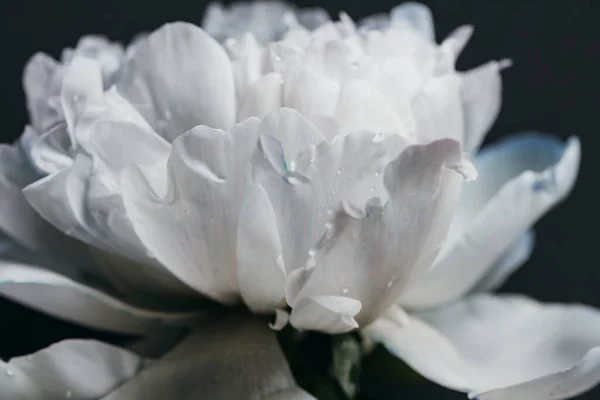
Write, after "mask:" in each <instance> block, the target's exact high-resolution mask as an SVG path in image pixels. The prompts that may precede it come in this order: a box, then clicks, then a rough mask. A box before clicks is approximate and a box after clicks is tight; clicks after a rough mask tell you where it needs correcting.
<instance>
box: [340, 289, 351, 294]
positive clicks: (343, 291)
mask: <svg viewBox="0 0 600 400" xmlns="http://www.w3.org/2000/svg"><path fill="white" fill-rule="evenodd" d="M349 291H350V289H348V288H347V287H345V288H343V289H342V293H343V294H347V293H348V292H349Z"/></svg>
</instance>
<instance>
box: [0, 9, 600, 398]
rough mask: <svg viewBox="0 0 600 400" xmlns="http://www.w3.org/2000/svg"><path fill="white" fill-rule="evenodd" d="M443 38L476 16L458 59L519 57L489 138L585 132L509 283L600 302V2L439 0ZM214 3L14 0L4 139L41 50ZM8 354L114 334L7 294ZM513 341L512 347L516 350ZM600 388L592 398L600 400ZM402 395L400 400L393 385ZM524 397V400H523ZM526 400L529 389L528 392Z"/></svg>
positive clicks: (1, 308)
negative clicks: (28, 68) (561, 196)
mask: <svg viewBox="0 0 600 400" xmlns="http://www.w3.org/2000/svg"><path fill="white" fill-rule="evenodd" d="M315 1H318V0H313V1H312V2H311V1H305V0H302V1H297V4H298V5H301V6H302V5H304V6H309V5H319V6H321V7H324V8H325V9H327V10H328V11H329V12H330V13H331V14H332V15H333V16H335V15H337V14H338V13H339V11H340V10H345V11H347V12H348V14H349V15H350V16H351V17H354V18H360V17H364V16H367V15H369V14H372V13H375V12H384V11H389V10H390V9H391V8H392V7H393V6H394V5H396V4H397V1H393V0H370V1H358V0H355V1H352V2H347V1H344V0H321V1H318V3H315ZM424 3H426V4H428V5H429V6H430V7H431V8H432V11H433V14H434V18H435V23H436V31H437V36H438V40H440V39H442V38H443V37H444V36H445V35H446V34H447V33H449V32H450V31H451V30H452V29H453V28H455V27H457V26H458V25H461V24H465V23H471V24H473V25H474V26H475V35H474V37H473V39H472V41H471V42H470V44H469V46H468V47H467V49H466V51H465V53H464V54H463V56H462V57H461V59H460V60H459V68H460V69H466V68H470V67H473V66H476V65H478V64H481V63H483V62H485V61H487V60H490V59H501V58H511V59H513V60H514V63H515V65H514V67H513V68H510V69H509V70H506V71H505V72H504V78H505V80H504V88H505V89H504V106H503V110H502V113H501V115H500V118H499V120H498V121H497V123H496V125H495V126H494V128H493V130H492V132H491V133H490V135H489V136H488V139H487V141H486V142H488V143H489V142H491V141H493V140H496V139H498V138H500V137H503V136H505V135H508V134H510V133H513V132H516V131H520V130H529V129H535V130H540V131H545V132H549V133H554V134H556V135H557V136H559V137H562V138H567V137H568V136H571V135H577V136H579V137H580V138H581V139H582V144H583V163H582V166H581V172H580V178H579V181H578V184H577V186H576V188H575V191H574V193H573V194H572V195H571V197H570V198H569V199H568V200H567V202H565V203H564V204H562V205H560V206H559V207H558V208H557V209H555V210H553V211H551V212H550V213H549V214H548V215H547V216H546V217H545V218H544V219H543V220H542V221H541V222H540V223H538V224H537V226H536V232H537V245H536V249H535V252H534V254H533V257H532V258H531V260H530V261H529V262H528V263H527V264H526V266H525V267H524V268H523V269H522V270H520V271H519V272H518V273H517V274H516V275H515V276H513V277H512V278H511V279H510V281H509V282H508V283H507V284H506V285H505V287H504V288H503V291H508V292H521V293H526V294H528V295H531V296H533V297H535V298H538V299H540V300H545V301H561V302H583V303H587V304H592V305H595V306H598V307H600V273H599V272H598V269H599V268H600V263H599V260H598V257H597V255H598V251H599V250H600V243H599V241H598V237H599V235H598V228H597V226H598V222H600V220H599V218H598V206H599V200H600V192H598V188H597V186H598V183H599V182H600V181H599V180H598V178H597V175H596V174H597V173H598V171H599V167H600V154H597V153H596V152H597V149H598V148H599V144H600V139H599V135H600V131H599V130H600V129H599V126H598V118H599V116H600V110H598V107H599V106H600V101H599V100H600V95H599V93H600V84H599V82H600V80H599V79H598V73H600V45H599V41H600V28H599V25H598V23H599V21H600V4H598V2H597V1H595V0H563V1H552V0H546V1H543V0H521V1H509V0H438V1H435V0H431V1H424ZM206 4H207V3H206V2H205V1H199V0H188V1H176V0H170V1H160V0H127V1H124V0H102V1H76V0H37V1H32V0H29V1H20V2H16V1H5V2H3V4H2V5H1V6H0V10H1V12H0V18H2V21H1V23H0V38H2V47H1V49H0V54H1V62H0V65H2V67H1V68H2V71H3V73H2V77H3V80H2V87H1V89H0V98H1V108H0V110H1V114H0V116H1V118H2V125H1V126H2V128H1V130H0V139H1V140H2V141H12V140H14V139H15V138H17V137H18V136H19V135H20V133H21V132H22V129H23V127H24V125H25V124H26V123H27V114H26V111H25V100H24V95H23V91H22V88H21V74H22V68H23V66H24V65H25V62H26V61H27V59H28V58H29V57H30V56H31V55H33V54H34V53H35V52H37V51H44V52H47V53H49V54H51V55H52V56H54V57H58V56H59V54H60V51H61V49H62V48H64V47H67V46H73V45H75V43H76V41H77V39H78V38H79V37H80V36H82V35H84V34H90V33H102V34H105V35H107V36H108V37H109V38H110V39H112V40H117V41H122V42H127V41H128V40H130V39H131V38H132V37H133V36H134V35H135V34H136V33H138V32H140V31H148V30H152V29H155V28H157V27H158V26H160V25H161V24H162V23H164V22H167V21H173V20H186V21H192V22H196V23H200V21H201V16H202V13H203V10H204V7H205V5H206ZM0 316H1V317H2V321H3V323H2V327H1V329H0V354H1V355H2V357H3V358H6V357H10V356H13V355H17V354H23V353H26V352H30V351H34V350H36V349H38V348H40V347H44V346H45V345H47V344H49V343H51V342H53V341H56V340H60V339H62V338H66V337H90V336H91V337H97V338H102V339H107V340H112V339H114V340H116V339H118V338H115V337H113V336H110V335H107V334H102V333H98V332H92V331H87V330H84V329H81V328H78V327H74V326H71V325H69V324H65V323H62V322H57V321H54V320H52V319H50V318H48V317H45V316H43V315H40V314H37V313H35V312H33V311H30V310H28V309H25V308H23V307H20V306H17V305H15V304H12V303H10V302H8V301H5V300H0ZM507 350H510V349H507ZM422 390H425V389H422V388H419V391H418V392H416V393H415V395H414V396H412V395H409V396H408V397H404V398H413V397H414V398H420V399H429V398H431V399H434V398H435V399H464V398H465V397H464V395H461V394H452V393H450V392H447V391H444V390H442V389H438V388H435V387H433V386H431V387H428V388H427V389H426V390H425V391H422ZM598 396H600V390H596V391H594V392H593V393H589V394H587V395H585V396H583V397H580V398H581V399H589V400H592V399H597V398H598ZM389 398H390V399H391V398H398V397H397V396H396V395H390V397H389ZM515 400H519V399H515ZM524 400H526V399H524Z"/></svg>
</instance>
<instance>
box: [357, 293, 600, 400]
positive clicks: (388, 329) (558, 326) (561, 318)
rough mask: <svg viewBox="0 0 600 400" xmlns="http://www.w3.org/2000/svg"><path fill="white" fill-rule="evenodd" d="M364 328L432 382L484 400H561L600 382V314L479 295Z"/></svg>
mask: <svg viewBox="0 0 600 400" xmlns="http://www.w3.org/2000/svg"><path fill="white" fill-rule="evenodd" d="M419 317H420V318H421V319H422V320H421V321H420V320H419V319H417V318H410V317H407V316H406V315H404V316H402V314H401V313H399V312H398V311H397V310H396V311H394V312H391V313H389V314H387V315H386V316H385V317H383V318H381V319H380V320H379V321H376V322H375V323H374V324H373V325H371V326H370V327H369V328H367V329H366V330H365V333H366V334H367V335H369V336H371V337H373V338H375V339H376V340H378V341H381V342H382V343H383V344H384V345H385V346H386V347H387V348H388V349H389V350H390V351H391V352H392V353H393V354H395V355H396V356H398V357H400V358H402V359H403V360H404V361H406V362H407V363H408V364H409V365H410V366H412V367H413V368H415V370H417V371H418V372H419V373H421V374H423V375H424V376H426V377H427V378H429V379H431V380H433V381H435V382H437V383H440V384H442V385H444V386H447V387H449V388H453V389H456V390H460V391H466V392H469V396H470V397H471V398H477V399H481V400H512V399H531V400H561V399H567V398H571V397H573V396H577V395H579V394H581V393H583V392H585V391H586V390H589V389H591V388H592V387H593V386H595V385H596V384H598V383H599V382H600V313H599V312H598V310H596V309H593V308H590V307H585V306H581V305H559V304H555V305H552V304H551V305H543V304H540V303H537V302H535V301H533V300H530V299H527V298H524V297H519V296H489V295H483V294H481V295H474V296H472V297H469V298H466V299H464V300H461V301H459V302H456V303H454V304H452V305H450V306H447V307H442V308H439V309H437V310H434V311H430V312H427V313H424V314H420V315H419Z"/></svg>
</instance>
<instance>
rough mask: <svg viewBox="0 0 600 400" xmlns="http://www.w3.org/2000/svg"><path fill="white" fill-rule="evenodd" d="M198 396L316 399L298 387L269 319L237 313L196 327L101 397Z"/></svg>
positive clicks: (151, 398)
mask: <svg viewBox="0 0 600 400" xmlns="http://www.w3.org/2000/svg"><path fill="white" fill-rule="evenodd" d="M199 397H200V398H206V399H248V400H263V399H271V398H272V397H273V398H275V399H281V400H292V399H294V400H296V399H298V400H300V399H302V400H309V399H313V398H312V397H311V396H309V395H308V394H305V393H303V392H302V391H301V390H300V389H299V388H298V387H297V386H296V384H295V382H294V379H293V376H292V373H291V371H290V369H289V367H288V365H287V362H286V360H285V357H284V356H283V353H282V352H281V350H280V348H279V345H278V343H277V339H276V337H275V333H274V332H273V331H271V329H270V328H269V327H268V326H267V323H266V321H265V320H262V319H260V318H256V317H254V316H251V315H234V316H225V317H223V318H222V319H221V320H219V321H215V322H213V323H211V324H208V325H206V326H204V327H202V326H199V327H197V328H196V329H195V330H194V331H193V332H192V333H191V334H190V335H189V336H188V337H187V338H186V339H184V340H183V341H182V342H181V343H180V344H179V345H177V346H176V347H175V348H174V349H173V350H172V351H171V352H169V353H167V354H166V355H165V356H163V357H162V358H161V359H159V360H157V361H155V362H153V363H151V364H150V365H149V366H147V367H146V368H144V370H143V371H141V372H140V373H139V374H138V375H137V376H136V377H135V378H133V379H131V380H130V381H128V382H126V383H125V384H124V385H122V386H121V387H120V388H118V389H117V390H115V391H114V392H113V393H112V394H111V395H109V396H106V397H104V398H102V400H163V399H171V398H172V399H178V400H186V399H189V400H191V399H197V398H199ZM313 400H314V399H313Z"/></svg>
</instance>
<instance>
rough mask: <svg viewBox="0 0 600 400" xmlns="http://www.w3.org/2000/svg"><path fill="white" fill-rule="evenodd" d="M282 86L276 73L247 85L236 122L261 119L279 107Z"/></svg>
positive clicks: (281, 81)
mask: <svg viewBox="0 0 600 400" xmlns="http://www.w3.org/2000/svg"><path fill="white" fill-rule="evenodd" d="M282 86H283V80H282V78H281V75H279V74H276V73H271V74H267V75H263V76H261V77H260V78H259V79H258V80H256V82H253V83H252V84H251V85H249V87H248V88H247V90H246V91H245V93H244V98H243V99H242V102H241V103H240V106H239V109H238V111H237V121H244V120H245V119H247V118H250V117H257V118H260V119H262V118H264V117H265V115H267V114H268V113H269V112H271V111H272V110H275V109H277V108H279V107H281V101H282V97H283V87H282Z"/></svg>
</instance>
